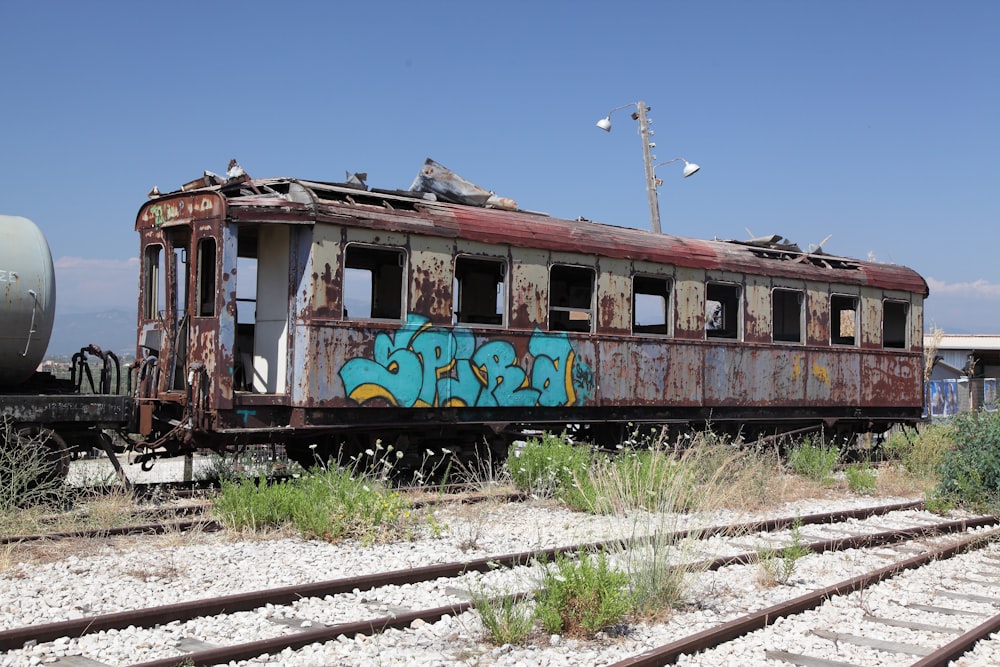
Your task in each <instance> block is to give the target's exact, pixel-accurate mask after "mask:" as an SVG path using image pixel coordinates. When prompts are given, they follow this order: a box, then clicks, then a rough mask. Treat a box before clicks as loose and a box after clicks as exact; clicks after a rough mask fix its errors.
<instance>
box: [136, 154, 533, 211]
mask: <svg viewBox="0 0 1000 667" xmlns="http://www.w3.org/2000/svg"><path fill="white" fill-rule="evenodd" d="M367 179H368V174H367V173H364V172H359V173H350V172H347V174H346V178H345V180H344V181H343V182H340V183H337V182H329V183H328V182H323V181H302V180H298V179H265V180H263V181H252V180H251V179H250V176H249V174H247V172H246V171H245V170H244V169H243V167H241V166H240V164H239V163H238V162H237V161H236V160H235V159H233V160H230V161H229V166H228V168H227V170H226V176H225V177H222V176H219V175H218V174H215V173H213V172H211V171H207V170H206V171H205V172H204V174H203V175H202V176H201V177H199V178H196V179H194V180H193V181H189V182H187V183H185V184H184V185H182V186H181V187H180V189H179V190H175V191H173V192H167V193H161V192H160V190H159V188H158V187H156V186H153V188H152V189H151V190H150V191H149V194H148V196H149V198H150V199H156V198H158V197H161V196H163V195H164V194H173V193H174V192H189V191H191V190H203V189H212V190H220V191H221V192H222V194H224V195H226V197H228V198H235V197H253V196H265V197H267V196H274V195H278V196H284V197H288V198H289V199H291V200H292V201H296V202H299V203H303V204H308V203H312V202H313V201H315V199H323V200H327V201H345V202H348V203H359V202H362V203H366V204H378V205H382V206H385V207H386V208H390V209H394V208H409V209H412V208H413V205H412V204H409V205H402V206H399V205H394V203H393V202H391V201H390V200H388V199H387V198H386V197H385V196H386V195H388V196H390V197H399V198H401V199H414V198H415V199H418V200H424V201H444V202H448V203H452V204H463V205H466V206H478V207H481V208H496V209H502V210H505V211H517V210H518V208H517V202H516V201H514V200H513V199H510V198H508V197H498V196H497V195H496V194H495V193H494V192H492V191H490V190H486V189H484V188H481V187H479V186H478V185H476V184H474V183H471V182H469V181H467V180H465V179H464V178H462V177H461V176H459V175H458V174H456V173H455V172H453V171H451V170H450V169H448V168H447V167H445V166H444V165H442V164H440V163H438V162H435V161H434V160H432V159H430V158H427V159H426V160H425V161H424V165H423V166H422V167H421V168H420V171H419V172H418V173H417V177H416V178H415V179H414V180H413V183H412V184H411V185H410V189H409V190H382V189H376V188H369V187H368V184H367V183H366V182H365V181H366V180H367ZM295 184H300V185H299V187H298V188H296V185H295ZM301 188H308V190H310V191H311V192H308V193H307V192H305V191H303V190H301ZM345 189H346V190H353V191H354V192H353V193H351V192H343V190H345Z"/></svg>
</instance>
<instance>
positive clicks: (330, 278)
mask: <svg viewBox="0 0 1000 667" xmlns="http://www.w3.org/2000/svg"><path fill="white" fill-rule="evenodd" d="M345 234H346V229H345V228H344V227H342V226H339V225H330V224H323V223H317V225H316V226H315V227H314V228H313V234H312V246H311V255H310V261H309V266H308V268H307V271H306V276H307V277H308V281H306V284H305V286H304V287H303V288H302V289H303V290H304V293H303V294H301V296H300V297H299V298H300V299H304V300H305V301H306V302H307V303H308V309H309V312H307V313H306V315H305V317H307V318H308V319H310V320H316V319H320V320H333V319H336V320H339V319H341V318H342V317H343V313H344V271H343V267H342V265H341V264H342V262H343V257H344V237H345Z"/></svg>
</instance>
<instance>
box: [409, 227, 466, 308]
mask: <svg viewBox="0 0 1000 667" xmlns="http://www.w3.org/2000/svg"><path fill="white" fill-rule="evenodd" d="M409 246H410V267H411V269H410V275H411V283H410V298H409V300H408V301H407V303H409V304H410V310H412V311H413V312H417V313H420V314H421V315H424V316H426V317H429V318H430V319H431V322H433V323H434V324H451V322H452V313H453V311H454V310H456V307H455V304H454V303H453V302H452V300H453V298H454V295H453V294H452V291H453V284H454V283H453V277H454V271H455V265H454V261H455V260H454V247H455V246H454V242H453V241H452V240H451V239H447V240H446V239H440V238H435V237H428V236H416V235H411V236H410V237H409Z"/></svg>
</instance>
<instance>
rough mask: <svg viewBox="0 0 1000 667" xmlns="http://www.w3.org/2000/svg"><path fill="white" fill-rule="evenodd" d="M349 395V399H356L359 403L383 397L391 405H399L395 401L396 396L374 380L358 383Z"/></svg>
mask: <svg viewBox="0 0 1000 667" xmlns="http://www.w3.org/2000/svg"><path fill="white" fill-rule="evenodd" d="M350 397H351V400H353V401H356V402H357V403H358V404H359V405H363V404H365V403H367V402H368V401H370V400H372V399H375V398H384V399H385V400H387V401H389V403H390V404H392V405H393V406H395V407H399V403H397V402H396V396H395V395H394V394H393V393H392V392H391V391H389V390H388V389H386V388H385V387H383V386H382V385H380V384H375V383H374V382H366V383H364V384H359V385H358V386H357V387H355V388H354V391H352V392H351V393H350Z"/></svg>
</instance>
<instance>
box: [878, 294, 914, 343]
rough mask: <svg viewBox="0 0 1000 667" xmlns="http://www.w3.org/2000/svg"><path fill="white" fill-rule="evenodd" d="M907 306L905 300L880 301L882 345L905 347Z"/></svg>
mask: <svg viewBox="0 0 1000 667" xmlns="http://www.w3.org/2000/svg"><path fill="white" fill-rule="evenodd" d="M909 306H910V304H908V303H906V302H905V301H883V302H882V347H891V348H905V347H906V330H907V328H908V327H907V322H906V320H907V317H906V316H907V314H908V313H909V310H910V307H909Z"/></svg>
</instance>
